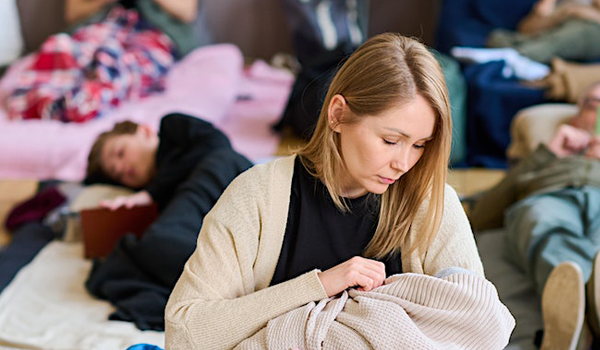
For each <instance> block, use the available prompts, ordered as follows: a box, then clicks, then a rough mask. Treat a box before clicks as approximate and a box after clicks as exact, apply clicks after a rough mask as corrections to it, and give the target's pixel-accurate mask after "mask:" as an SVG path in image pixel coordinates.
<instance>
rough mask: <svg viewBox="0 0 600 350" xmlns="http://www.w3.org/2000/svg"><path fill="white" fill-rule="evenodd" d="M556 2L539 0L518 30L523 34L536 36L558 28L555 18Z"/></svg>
mask: <svg viewBox="0 0 600 350" xmlns="http://www.w3.org/2000/svg"><path fill="white" fill-rule="evenodd" d="M555 7H556V0H539V1H538V2H537V3H535V5H533V8H532V9H531V12H529V14H527V16H525V18H523V19H522V20H521V21H520V22H519V23H518V24H517V30H518V32H519V33H521V34H536V33H539V32H542V31H544V30H547V29H550V28H552V27H554V26H556V25H557V24H558V23H557V22H556V20H557V18H555V17H554V16H553V14H554V8H555Z"/></svg>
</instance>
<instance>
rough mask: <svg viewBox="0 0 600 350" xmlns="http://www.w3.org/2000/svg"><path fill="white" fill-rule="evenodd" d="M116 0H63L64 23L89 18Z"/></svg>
mask: <svg viewBox="0 0 600 350" xmlns="http://www.w3.org/2000/svg"><path fill="white" fill-rule="evenodd" d="M117 1H118V0H65V13H64V17H65V21H66V22H67V24H69V25H70V24H73V23H76V22H79V21H81V20H83V19H85V18H87V17H89V16H92V15H94V14H96V13H98V12H100V10H102V9H103V8H104V6H106V5H108V4H112V3H114V2H117Z"/></svg>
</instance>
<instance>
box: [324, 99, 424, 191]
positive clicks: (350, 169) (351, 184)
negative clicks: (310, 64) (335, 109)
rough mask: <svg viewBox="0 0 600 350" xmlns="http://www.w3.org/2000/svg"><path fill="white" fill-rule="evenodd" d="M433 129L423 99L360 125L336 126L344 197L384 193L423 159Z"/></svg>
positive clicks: (343, 102)
mask: <svg viewBox="0 0 600 350" xmlns="http://www.w3.org/2000/svg"><path fill="white" fill-rule="evenodd" d="M337 96H339V95H337ZM340 98H341V101H342V102H340V103H342V104H345V101H344V100H343V97H341V96H340ZM346 109H347V106H346ZM330 111H331V109H330ZM346 113H351V112H350V111H349V109H347V112H346ZM330 115H331V113H330ZM332 124H334V125H335V123H332ZM434 125H435V113H434V111H433V109H432V108H431V106H429V104H428V103H427V102H426V101H425V99H424V98H423V97H421V96H420V95H417V97H416V98H415V99H414V100H413V101H411V102H408V103H405V104H403V105H399V106H395V107H392V108H390V109H388V110H386V111H384V112H383V113H381V114H379V115H375V116H364V117H361V118H360V121H359V122H358V123H354V124H344V123H340V124H337V125H335V127H334V129H333V130H334V131H335V132H337V133H339V134H340V142H341V144H340V147H341V154H342V159H343V163H344V169H342V173H341V174H340V180H341V181H342V186H343V189H344V193H343V196H344V197H347V198H356V197H359V196H362V195H364V194H366V193H368V192H371V193H377V194H381V193H384V192H385V191H386V190H387V189H388V187H389V186H390V185H391V184H393V183H394V182H395V181H397V180H398V179H399V178H400V177H401V176H402V175H404V174H405V173H406V172H408V171H409V170H410V169H411V168H412V167H413V166H414V165H415V164H416V163H417V161H418V160H419V159H420V158H421V156H422V155H423V151H424V148H425V147H427V146H426V144H427V141H429V140H431V139H432V137H433V129H434Z"/></svg>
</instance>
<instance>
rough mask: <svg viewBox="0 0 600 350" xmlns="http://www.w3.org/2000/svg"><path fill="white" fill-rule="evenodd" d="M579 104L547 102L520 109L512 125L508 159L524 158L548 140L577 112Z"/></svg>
mask: <svg viewBox="0 0 600 350" xmlns="http://www.w3.org/2000/svg"><path fill="white" fill-rule="evenodd" d="M577 110H578V108H577V105H574V104H568V103H545V104H541V105H536V106H532V107H527V108H524V109H522V110H520V111H519V112H518V113H517V115H516V116H515V118H514V119H513V121H512V122H511V125H510V133H511V143H510V145H509V147H508V150H507V152H506V154H507V157H508V159H510V160H516V159H519V158H523V157H525V156H526V155H528V154H529V153H531V152H532V151H534V150H535V149H536V148H537V146H538V145H539V144H540V143H542V142H548V141H550V139H551V138H552V136H554V133H556V130H557V129H558V127H559V126H560V125H562V124H565V123H566V122H567V121H568V120H569V119H570V118H571V117H573V116H574V115H575V114H577Z"/></svg>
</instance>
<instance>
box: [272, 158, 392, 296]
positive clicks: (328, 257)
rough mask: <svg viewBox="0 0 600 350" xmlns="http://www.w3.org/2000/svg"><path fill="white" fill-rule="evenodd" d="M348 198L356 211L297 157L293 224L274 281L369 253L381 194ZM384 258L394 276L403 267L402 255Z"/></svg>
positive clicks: (289, 221)
mask: <svg viewBox="0 0 600 350" xmlns="http://www.w3.org/2000/svg"><path fill="white" fill-rule="evenodd" d="M347 203H348V206H349V207H350V209H351V212H347V213H343V212H342V211H340V210H339V209H338V208H337V207H336V206H335V204H334V203H333V200H332V199H331V196H330V195H329V193H328V192H327V188H326V187H325V185H323V183H322V182H321V181H320V180H318V179H316V178H314V177H313V176H312V175H310V174H309V173H308V171H307V170H306V168H304V166H303V165H302V162H301V161H300V157H296V161H295V164H294V176H293V178H292V191H291V196H290V207H289V212H288V219H287V225H286V229H285V235H284V238H283V245H282V247H281V253H280V255H279V261H278V262H277V267H276V268H275V274H274V275H273V279H272V280H271V285H274V284H277V283H280V282H284V281H287V280H290V279H292V278H294V277H297V276H299V275H301V274H303V273H305V272H308V271H310V270H313V269H320V270H321V271H325V270H327V269H329V268H331V267H333V266H336V265H338V264H340V263H342V262H344V261H346V260H348V259H350V258H352V257H353V256H357V255H359V256H363V251H364V250H365V248H366V246H367V245H368V243H369V241H370V240H371V238H372V237H373V234H374V233H375V230H376V228H377V221H378V219H379V200H378V196H375V195H364V196H362V197H359V198H355V199H348V200H347ZM382 262H384V263H385V267H386V274H387V275H388V276H389V275H392V274H396V273H401V272H402V265H401V262H400V256H395V257H393V258H388V259H386V260H382Z"/></svg>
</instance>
